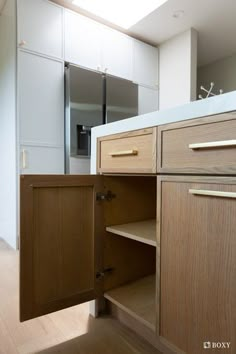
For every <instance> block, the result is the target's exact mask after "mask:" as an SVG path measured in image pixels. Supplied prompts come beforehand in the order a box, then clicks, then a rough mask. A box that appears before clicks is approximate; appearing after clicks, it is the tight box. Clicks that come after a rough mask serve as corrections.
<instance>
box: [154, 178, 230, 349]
mask: <svg viewBox="0 0 236 354" xmlns="http://www.w3.org/2000/svg"><path fill="white" fill-rule="evenodd" d="M221 182H223V183H221ZM228 182H229V183H228V184H227V178H220V177H215V178H213V177H211V178H205V177H201V178H200V177H193V178H191V177H189V178H188V177H187V176H183V177H159V184H160V192H161V198H160V199H159V203H160V204H161V205H160V206H159V208H158V211H159V213H160V214H159V217H158V223H159V224H160V228H159V230H160V238H161V298H160V311H161V312H160V335H161V336H162V337H164V339H165V340H167V341H168V342H170V343H172V344H173V345H175V346H177V347H178V348H179V349H180V350H182V351H184V352H186V353H191V354H201V353H205V349H203V342H205V341H211V342H216V341H218V342H231V345H230V349H228V350H227V352H228V353H232V354H233V353H235V352H236V337H235V333H236V321H235V319H236V263H235V259H236V238H235V230H236V219H235V215H236V202H235V200H234V199H226V198H218V197H214V196H198V195H196V196H195V195H191V194H189V189H192V188H193V189H207V190H218V191H226V192H235V191H236V178H228ZM176 324H178V325H176Z"/></svg>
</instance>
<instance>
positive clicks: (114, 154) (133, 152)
mask: <svg viewBox="0 0 236 354" xmlns="http://www.w3.org/2000/svg"><path fill="white" fill-rule="evenodd" d="M109 155H110V156H111V157H117V156H135V155H138V150H135V149H133V150H124V151H115V152H110V153H109Z"/></svg>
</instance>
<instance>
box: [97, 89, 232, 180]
mask: <svg viewBox="0 0 236 354" xmlns="http://www.w3.org/2000/svg"><path fill="white" fill-rule="evenodd" d="M235 110H236V91H233V92H230V93H226V94H223V95H219V96H215V97H211V98H207V99H204V100H200V101H194V102H191V103H189V104H185V105H183V106H177V107H174V108H171V109H168V110H163V111H155V112H152V113H147V114H143V115H140V116H137V117H133V118H129V119H126V120H121V121H118V122H114V123H110V124H107V125H101V126H98V127H94V128H93V129H92V146H91V173H92V174H96V158H97V138H99V137H101V136H107V135H111V134H117V133H123V132H128V131H132V130H137V129H143V128H149V127H154V126H159V125H163V124H168V123H172V122H178V121H182V120H188V119H194V118H200V117H204V116H210V115H215V114H220V113H224V112H231V111H235Z"/></svg>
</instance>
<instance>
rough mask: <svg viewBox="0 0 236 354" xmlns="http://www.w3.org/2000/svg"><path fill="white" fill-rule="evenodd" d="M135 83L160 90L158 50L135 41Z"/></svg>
mask: <svg viewBox="0 0 236 354" xmlns="http://www.w3.org/2000/svg"><path fill="white" fill-rule="evenodd" d="M133 45H134V61H133V81H134V82H137V83H138V84H139V85H143V86H148V87H153V88H158V49H157V48H155V47H152V46H150V45H148V44H145V43H143V42H140V41H137V40H134V41H133Z"/></svg>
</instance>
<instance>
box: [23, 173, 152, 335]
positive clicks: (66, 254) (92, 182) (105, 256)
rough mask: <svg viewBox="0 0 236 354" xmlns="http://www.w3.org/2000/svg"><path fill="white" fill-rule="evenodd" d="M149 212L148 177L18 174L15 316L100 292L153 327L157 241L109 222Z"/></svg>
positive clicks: (42, 311) (140, 217) (142, 219)
mask: <svg viewBox="0 0 236 354" xmlns="http://www.w3.org/2000/svg"><path fill="white" fill-rule="evenodd" d="M109 191H110V192H109ZM155 214H156V178H155V177H141V176H140V177H139V176H136V177H124V176H122V177H118V176H111V177H108V176H99V175H96V176H91V175H90V176H69V175H67V176H45V175H44V176H40V175H38V176H37V175H25V176H21V239H20V240H21V245H20V318H21V321H24V320H27V319H30V318H34V317H37V316H40V315H43V314H46V313H49V312H52V311H57V310H59V309H61V308H65V307H68V306H73V305H75V304H79V303H82V302H85V301H89V300H92V299H95V298H98V297H99V296H102V294H103V293H105V296H106V297H107V298H109V299H111V301H114V302H116V304H118V306H120V307H122V308H126V311H127V312H129V313H132V314H133V316H134V317H135V318H138V319H140V321H143V322H144V323H146V324H147V325H148V326H149V327H150V328H151V329H152V330H153V331H155V330H156V322H157V319H156V310H155V307H156V303H155V298H156V285H155V284H156V278H155V272H156V247H155V246H153V245H150V244H145V243H146V242H145V243H143V242H138V241H136V240H134V239H132V237H131V238H130V237H129V236H128V237H122V236H118V235H117V232H116V231H115V230H114V229H115V228H116V225H120V224H123V229H125V225H129V226H128V228H129V234H131V233H132V231H131V229H132V223H133V225H134V228H135V225H137V223H138V222H145V220H146V222H147V223H148V220H153V218H155ZM103 220H105V222H104V221H103ZM106 227H107V231H106ZM113 227H114V229H113ZM154 227H155V226H154ZM109 228H110V229H109ZM113 231H115V233H114V232H113ZM143 232H144V236H143V238H144V239H145V230H144V231H143ZM152 234H153V222H152ZM139 237H142V232H141V230H139ZM78 259H79V260H80V261H79V263H78ZM140 259H142V262H140ZM143 299H146V300H145V301H147V302H145V303H143ZM133 300H134V301H133Z"/></svg>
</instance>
